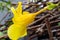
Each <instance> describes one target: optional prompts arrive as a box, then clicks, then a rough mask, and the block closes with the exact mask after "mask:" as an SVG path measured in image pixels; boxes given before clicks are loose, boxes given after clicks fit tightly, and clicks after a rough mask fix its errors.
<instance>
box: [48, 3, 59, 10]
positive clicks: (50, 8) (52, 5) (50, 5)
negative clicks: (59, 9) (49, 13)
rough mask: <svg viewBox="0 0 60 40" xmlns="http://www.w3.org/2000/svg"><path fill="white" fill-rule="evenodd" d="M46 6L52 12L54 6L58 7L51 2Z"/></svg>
mask: <svg viewBox="0 0 60 40" xmlns="http://www.w3.org/2000/svg"><path fill="white" fill-rule="evenodd" d="M47 6H48V10H52V9H53V8H55V7H56V6H58V4H53V3H51V2H48V3H47Z"/></svg>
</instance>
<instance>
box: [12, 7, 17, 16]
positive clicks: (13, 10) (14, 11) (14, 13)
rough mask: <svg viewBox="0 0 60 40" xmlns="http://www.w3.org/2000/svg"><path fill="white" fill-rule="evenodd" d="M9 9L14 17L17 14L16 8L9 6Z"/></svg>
mask: <svg viewBox="0 0 60 40" xmlns="http://www.w3.org/2000/svg"><path fill="white" fill-rule="evenodd" d="M11 11H12V12H13V15H14V17H15V16H16V15H17V13H16V10H15V9H14V7H11Z"/></svg>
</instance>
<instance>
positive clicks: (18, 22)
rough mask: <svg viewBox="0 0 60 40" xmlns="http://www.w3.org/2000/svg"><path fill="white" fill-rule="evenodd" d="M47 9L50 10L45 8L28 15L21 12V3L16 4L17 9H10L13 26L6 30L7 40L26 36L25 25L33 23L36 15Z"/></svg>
mask: <svg viewBox="0 0 60 40" xmlns="http://www.w3.org/2000/svg"><path fill="white" fill-rule="evenodd" d="M52 6H53V5H52ZM48 8H49V9H50V8H51V7H49V6H47V7H45V8H44V9H42V10H40V11H38V12H36V13H34V14H30V13H29V12H26V11H23V12H22V3H21V2H19V3H18V7H17V8H16V9H14V7H12V8H11V10H12V12H13V15H14V17H13V18H12V21H13V24H12V25H11V26H10V27H9V28H8V32H7V33H8V36H9V38H10V39H12V40H18V39H19V38H21V37H24V36H26V35H27V25H29V24H30V23H32V22H33V21H34V19H35V17H36V15H38V14H40V13H41V12H43V11H45V10H46V9H48ZM53 8H54V6H53ZM51 9H52V8H51Z"/></svg>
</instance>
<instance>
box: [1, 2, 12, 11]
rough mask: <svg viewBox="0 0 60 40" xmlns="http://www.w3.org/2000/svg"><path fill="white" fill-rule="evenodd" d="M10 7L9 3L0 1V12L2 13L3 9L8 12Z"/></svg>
mask: <svg viewBox="0 0 60 40" xmlns="http://www.w3.org/2000/svg"><path fill="white" fill-rule="evenodd" d="M10 7H11V2H10V1H8V2H6V1H0V11H3V10H4V8H7V9H8V10H9V9H10Z"/></svg>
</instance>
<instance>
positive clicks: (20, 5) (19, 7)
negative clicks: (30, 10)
mask: <svg viewBox="0 0 60 40" xmlns="http://www.w3.org/2000/svg"><path fill="white" fill-rule="evenodd" d="M16 11H17V13H18V14H19V15H22V2H18V7H17V8H16Z"/></svg>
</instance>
